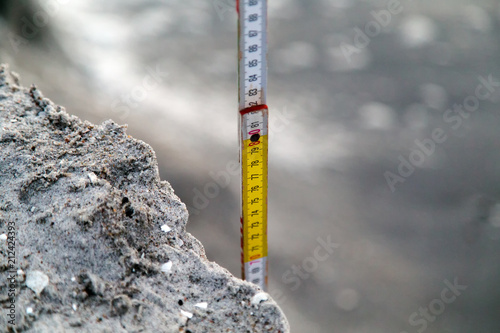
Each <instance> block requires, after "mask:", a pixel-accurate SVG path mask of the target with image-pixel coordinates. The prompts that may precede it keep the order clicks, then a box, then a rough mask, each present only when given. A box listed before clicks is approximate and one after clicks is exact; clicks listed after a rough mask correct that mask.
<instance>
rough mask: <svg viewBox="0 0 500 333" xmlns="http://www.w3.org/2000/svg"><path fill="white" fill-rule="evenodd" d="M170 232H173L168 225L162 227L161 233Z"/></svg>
mask: <svg viewBox="0 0 500 333" xmlns="http://www.w3.org/2000/svg"><path fill="white" fill-rule="evenodd" d="M170 230H172V229H170V227H169V226H168V225H166V224H164V225H162V226H161V231H163V232H169V231H170Z"/></svg>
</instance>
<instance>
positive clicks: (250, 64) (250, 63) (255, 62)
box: [248, 60, 259, 67]
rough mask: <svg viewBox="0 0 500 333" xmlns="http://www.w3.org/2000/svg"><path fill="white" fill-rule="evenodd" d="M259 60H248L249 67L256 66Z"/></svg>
mask: <svg viewBox="0 0 500 333" xmlns="http://www.w3.org/2000/svg"><path fill="white" fill-rule="evenodd" d="M258 63H259V62H258V61H257V60H252V61H250V62H248V67H255V66H257V64H258Z"/></svg>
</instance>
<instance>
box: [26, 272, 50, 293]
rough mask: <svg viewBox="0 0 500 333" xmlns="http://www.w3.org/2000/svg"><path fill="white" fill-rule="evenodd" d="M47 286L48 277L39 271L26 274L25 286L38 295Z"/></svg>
mask: <svg viewBox="0 0 500 333" xmlns="http://www.w3.org/2000/svg"><path fill="white" fill-rule="evenodd" d="M48 284H49V277H48V276H47V275H45V274H44V273H43V272H40V271H31V272H28V275H27V277H26V286H27V287H28V288H30V289H31V290H33V291H34V292H35V293H36V294H37V295H40V293H41V292H42V290H43V289H44V288H45V287H47V285H48Z"/></svg>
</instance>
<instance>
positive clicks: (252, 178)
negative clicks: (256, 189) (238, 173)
mask: <svg viewBox="0 0 500 333" xmlns="http://www.w3.org/2000/svg"><path fill="white" fill-rule="evenodd" d="M259 178H260V175H256V174H252V175H251V176H250V179H251V180H254V179H259Z"/></svg>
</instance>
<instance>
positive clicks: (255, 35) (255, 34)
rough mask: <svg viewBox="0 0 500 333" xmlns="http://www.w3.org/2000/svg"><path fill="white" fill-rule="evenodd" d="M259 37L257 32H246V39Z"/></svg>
mask: <svg viewBox="0 0 500 333" xmlns="http://www.w3.org/2000/svg"><path fill="white" fill-rule="evenodd" d="M258 35H259V32H258V31H257V30H250V31H249V32H248V37H257V36H258Z"/></svg>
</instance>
